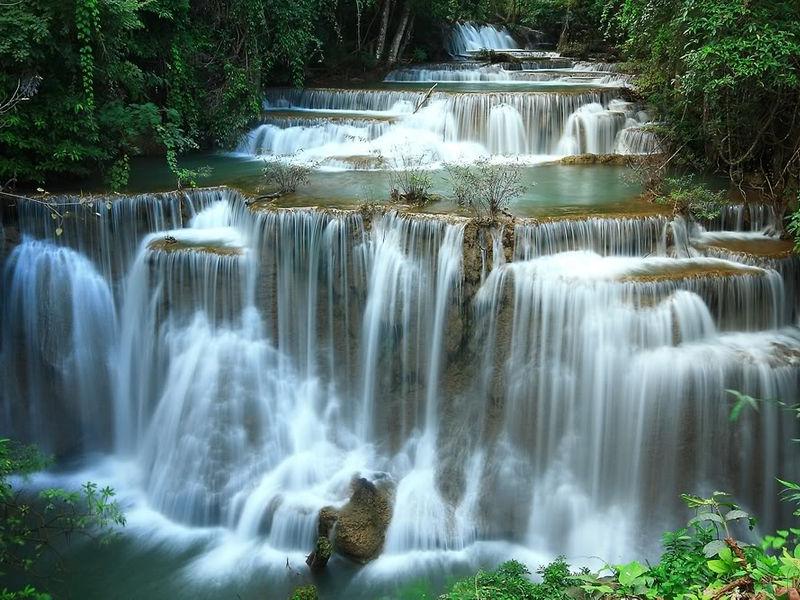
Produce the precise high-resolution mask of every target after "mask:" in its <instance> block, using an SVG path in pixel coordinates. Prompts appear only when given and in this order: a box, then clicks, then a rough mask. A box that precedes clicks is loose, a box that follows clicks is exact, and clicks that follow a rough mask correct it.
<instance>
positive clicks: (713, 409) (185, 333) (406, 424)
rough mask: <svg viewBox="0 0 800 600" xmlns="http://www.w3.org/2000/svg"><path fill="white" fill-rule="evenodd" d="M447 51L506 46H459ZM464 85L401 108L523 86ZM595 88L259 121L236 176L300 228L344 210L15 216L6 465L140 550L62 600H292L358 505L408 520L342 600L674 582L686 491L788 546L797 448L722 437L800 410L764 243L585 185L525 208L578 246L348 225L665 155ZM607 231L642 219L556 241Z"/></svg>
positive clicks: (129, 550) (492, 70)
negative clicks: (292, 193) (497, 164)
mask: <svg viewBox="0 0 800 600" xmlns="http://www.w3.org/2000/svg"><path fill="white" fill-rule="evenodd" d="M451 42H452V45H451V51H452V53H453V54H455V55H461V54H465V53H468V52H469V51H470V50H475V49H476V48H475V47H474V46H476V45H477V46H478V48H477V49H479V48H483V47H494V48H515V47H518V46H519V45H518V44H516V43H515V42H514V40H513V39H511V38H510V35H509V34H508V32H504V31H500V30H496V29H494V28H490V27H476V26H473V25H470V24H463V25H459V26H458V27H457V28H456V30H455V31H454V32H453V37H452V39H451ZM542 60H545V59H542ZM546 60H556V59H546ZM457 64H458V63H449V64H448V66H446V67H436V68H428V66H425V67H421V68H419V69H417V70H414V69H410V70H406V72H405V73H403V74H399V73H395V75H393V76H390V80H392V81H396V82H398V81H404V82H408V81H417V82H421V81H432V80H444V79H445V78H446V77H447V74H458V75H453V76H452V77H451V78H450V79H447V81H451V82H452V81H456V82H458V81H471V82H475V81H479V82H482V81H484V80H483V79H481V78H482V77H484V76H489V75H497V76H498V77H508V81H512V82H513V84H514V85H516V84H517V83H518V80H516V79H515V77H517V76H519V77H521V79H520V80H519V81H528V82H530V80H525V78H524V77H523V75H525V71H526V70H525V69H511V68H508V69H507V68H505V67H502V66H491V67H480V66H475V65H473V64H471V63H469V61H463V64H462V65H461V66H456V65H457ZM548 66H549V67H552V69H548V68H547V67H548ZM565 69H566V70H571V71H572V72H571V73H567V74H566V75H565V74H564V72H565V71H564V70H565ZM536 70H538V71H540V73H539V74H538V75H536V76H537V77H539V76H541V77H542V78H550V79H559V78H560V79H562V80H563V79H564V78H576V77H577V78H579V79H582V80H585V79H586V78H585V77H583V76H582V75H579V74H580V73H587V72H589V73H594V75H598V74H600V73H605V74H606V75H608V76H609V77H612V76H616V75H615V74H614V73H613V71H614V69H613V67H612V66H609V65H600V66H599V67H597V68H595V69H591V68H588V67H587V66H586V65H580V64H572V63H570V65H563V64H551V65H546V66H545V67H544V68H543V67H542V65H532V66H531V69H528V71H530V72H529V73H527V75H529V76H530V75H532V72H533V71H536ZM545 72H548V73H549V74H545ZM443 74H444V75H443ZM515 74H516V75H515ZM412 75H413V77H412ZM594 75H592V77H594ZM604 76H605V75H604ZM404 77H405V79H404ZM414 77H416V79H414ZM459 77H461V79H459ZM471 77H474V78H475V79H470V78H471ZM437 78H441V79H437ZM485 81H489V82H492V81H499V79H498V80H492V79H491V78H489V79H486V80H485ZM561 83H562V84H563V83H564V81H562V82H561ZM566 83H567V87H568V88H569V86H570V85H572V84H570V83H569V82H566ZM583 83H585V81H584V82H583ZM583 83H582V84H581V86H578V85H577V84H576V85H573V86H572V88H570V89H566V90H561V91H553V90H551V91H543V90H542V89H541V88H535V87H534V88H531V89H522V90H520V91H509V90H507V89H493V88H492V87H491V86H489V87H488V88H486V89H484V90H483V91H481V90H480V89H471V90H470V91H458V90H457V89H455V88H454V89H447V90H444V91H434V92H433V93H432V94H431V95H430V98H428V100H427V101H426V102H425V103H424V105H422V106H420V103H421V101H422V100H423V99H424V97H425V93H426V92H425V89H424V88H423V89H422V91H420V89H418V88H413V87H409V88H402V87H401V88H397V89H385V87H382V88H372V89H362V90H352V89H309V90H288V89H275V90H272V91H271V92H270V93H269V94H268V95H267V97H266V98H265V108H266V110H265V120H264V122H263V123H262V124H260V125H259V126H258V127H257V128H256V129H254V130H253V132H251V133H250V134H249V135H248V136H247V137H246V138H245V139H244V140H243V142H242V144H241V145H240V147H239V155H240V156H241V155H245V156H246V157H250V158H252V157H254V156H266V157H267V158H269V157H274V156H275V155H278V154H287V153H294V154H296V155H297V156H299V157H300V159H301V160H306V161H307V162H308V163H309V164H314V165H315V166H316V167H317V171H316V173H315V174H314V176H313V178H312V182H311V184H310V186H309V188H310V190H309V191H307V192H306V194H307V198H306V201H304V202H303V201H298V202H297V204H321V205H328V206H327V207H326V208H317V207H313V206H305V207H302V206H295V207H283V208H279V207H276V206H271V207H266V206H264V205H262V204H251V203H249V202H248V201H247V198H246V197H244V196H243V195H242V194H240V193H239V192H236V191H233V190H231V189H227V188H216V189H207V190H196V191H191V192H186V193H168V194H145V195H139V196H115V197H108V198H104V197H95V198H91V199H88V200H86V201H85V202H83V203H82V204H79V205H75V200H76V198H75V197H71V196H64V197H63V198H61V199H58V202H61V203H63V204H64V206H63V207H62V208H61V210H60V211H59V212H62V213H63V212H65V211H66V210H69V212H70V214H69V215H68V216H67V217H65V218H64V219H63V221H62V220H60V219H58V218H55V219H54V218H53V215H52V214H51V213H50V211H48V210H47V209H46V208H45V207H43V206H42V205H41V204H36V203H21V204H20V205H19V206H18V207H16V210H15V211H10V210H9V211H7V213H6V217H7V220H6V222H5V223H4V226H3V229H2V230H0V231H2V232H3V235H4V236H5V237H6V240H5V243H4V244H3V245H2V246H0V247H1V248H4V249H5V251H4V252H5V253H4V254H3V255H2V284H3V285H2V296H0V302H1V304H0V352H1V353H2V356H0V359H1V360H0V384H1V385H0V390H2V402H1V403H0V409H1V410H0V435H2V436H13V437H15V438H18V439H23V440H27V441H33V442H36V443H37V444H39V445H40V446H42V447H43V448H44V449H46V450H47V451H49V452H52V453H54V454H56V455H57V456H58V457H59V458H60V459H61V461H62V465H63V466H62V467H61V468H60V470H57V471H54V472H51V473H45V474H41V475H39V476H37V477H36V478H35V479H34V480H33V482H32V485H34V486H37V485H49V484H53V483H54V484H58V485H70V484H75V483H78V482H81V481H84V480H86V479H94V480H97V481H100V482H102V483H108V484H110V485H113V486H114V487H115V488H116V489H117V491H118V493H119V495H120V500H121V502H122V503H123V505H124V509H125V511H126V514H127V516H128V521H129V523H128V526H127V527H126V528H125V529H124V530H123V535H122V536H121V538H120V539H119V540H117V541H116V542H115V543H113V544H112V545H111V546H110V547H108V548H107V549H105V550H103V551H102V552H101V553H98V552H97V550H96V549H93V548H92V547H90V546H81V545H78V546H77V547H76V548H75V549H74V550H73V551H72V553H71V554H70V555H69V556H68V562H69V566H70V568H71V571H70V572H71V573H72V575H71V577H70V578H69V579H67V580H66V581H65V583H64V584H63V585H64V588H65V589H66V590H69V591H70V592H71V593H72V594H73V595H74V596H75V597H81V598H84V597H86V598H89V597H103V590H107V589H108V586H109V585H110V583H109V582H111V581H113V582H114V585H115V586H116V589H120V590H122V592H121V593H122V596H121V597H126V598H127V597H130V598H190V597H191V598H219V597H237V596H238V597H241V598H284V597H286V594H287V592H288V590H289V589H290V588H291V587H292V586H293V585H295V584H297V583H299V582H302V581H303V580H305V579H307V578H308V577H309V576H308V573H307V569H306V567H305V564H304V560H305V556H306V554H308V552H309V551H310V550H311V549H312V548H313V546H314V543H315V539H316V535H317V521H318V514H319V511H320V509H321V508H323V507H326V506H333V507H341V506H343V505H344V504H345V503H346V502H347V501H348V499H349V496H350V493H351V482H352V481H353V478H354V477H363V478H367V479H369V480H371V481H374V482H378V483H380V484H381V485H386V486H388V487H389V488H390V489H392V490H393V492H392V504H393V512H392V518H391V522H390V524H389V526H388V530H387V532H386V539H385V542H384V544H383V551H382V553H381V554H380V556H379V557H378V558H377V559H376V560H374V561H372V562H370V563H368V564H367V565H364V566H359V567H357V566H355V565H354V564H352V563H350V562H349V561H347V560H346V559H344V558H341V557H334V558H333V559H332V561H331V563H330V564H329V567H328V572H327V574H325V575H323V576H321V577H320V578H319V579H318V580H317V583H318V584H319V585H320V587H321V589H322V592H323V597H325V598H342V599H344V598H348V599H350V598H370V599H372V598H376V597H380V596H382V595H388V596H390V595H391V593H392V590H394V589H395V586H397V585H401V584H403V583H404V582H408V581H409V580H413V579H416V578H420V577H421V578H425V579H429V580H430V581H431V582H433V583H434V585H437V584H441V583H442V582H443V581H444V580H445V579H446V578H447V577H448V576H450V575H453V574H458V573H462V572H464V571H465V570H468V569H474V568H476V567H478V566H479V565H495V564H497V563H498V562H500V561H503V560H507V559H510V558H516V559H518V560H522V561H523V562H526V563H528V564H529V566H530V567H531V568H532V569H535V568H536V567H537V566H538V565H539V564H540V563H541V562H543V561H546V560H548V559H550V558H552V557H554V556H556V555H558V554H565V555H567V556H568V557H569V558H570V560H572V561H573V562H574V563H576V564H583V563H587V562H591V560H592V558H591V557H592V556H600V557H602V558H603V559H604V560H607V561H609V562H617V561H620V560H624V559H626V558H630V557H633V556H641V555H642V554H645V555H647V556H654V555H655V554H656V553H657V551H658V543H659V540H658V538H657V536H658V534H659V532H661V531H662V530H663V529H664V528H675V527H677V526H679V525H681V524H682V523H683V522H685V519H686V516H687V515H686V514H685V512H684V511H683V510H682V509H681V507H680V503H679V500H678V495H679V494H680V493H681V492H691V493H697V494H702V493H707V492H709V491H712V490H715V489H725V490H728V491H730V492H731V493H733V494H734V495H735V496H736V498H737V499H738V500H739V501H741V502H742V504H743V505H744V506H745V507H747V508H748V509H751V510H753V511H754V512H755V513H756V514H758V515H759V516H760V518H761V524H762V527H763V528H764V529H765V530H768V529H770V528H772V527H775V526H778V525H780V524H782V523H784V522H785V520H786V519H787V517H788V513H789V507H787V506H785V505H781V504H780V503H779V502H778V500H777V496H776V494H777V491H778V490H777V489H776V483H775V477H776V476H780V477H783V478H788V479H792V478H798V477H800V471H799V470H798V469H800V465H798V462H797V461H796V460H794V457H795V456H796V450H793V449H792V445H791V440H792V439H793V438H796V437H798V431H797V429H798V428H797V425H796V423H795V421H794V420H793V419H790V418H788V417H787V416H786V415H784V414H782V413H781V410H780V409H779V408H778V407H777V406H776V405H775V406H773V405H771V404H766V405H765V406H764V407H763V408H762V409H761V410H760V411H759V412H754V413H750V414H747V415H745V417H744V418H743V420H742V421H741V422H740V423H737V424H735V425H733V424H731V423H730V421H729V412H730V408H731V404H732V402H731V397H730V396H729V394H728V393H727V392H726V390H727V389H735V390H740V391H742V392H744V393H748V394H751V395H753V396H755V397H758V398H764V399H780V400H784V401H786V402H792V401H794V400H797V398H798V396H800V327H798V325H799V324H800V321H799V320H798V319H799V315H800V300H799V299H798V290H800V285H798V281H799V279H800V262H799V261H798V259H797V257H796V256H795V255H791V254H790V253H789V252H787V251H786V248H785V247H784V246H782V242H780V241H779V240H776V239H774V238H772V237H771V236H770V234H769V233H768V232H769V231H770V224H771V221H770V214H769V211H767V210H766V209H764V208H760V207H757V206H749V207H747V206H740V205H739V206H731V207H729V208H728V209H726V210H724V211H723V212H722V214H721V215H720V217H719V218H718V219H716V220H715V221H714V222H710V223H706V224H705V226H704V227H701V226H699V225H696V224H693V225H688V224H686V223H685V222H683V221H682V220H680V219H676V220H672V219H671V218H668V217H666V216H663V215H659V214H655V212H654V211H652V210H651V211H642V210H641V206H640V205H638V204H636V203H635V202H633V201H632V200H631V199H630V196H631V195H633V194H634V193H635V191H632V190H631V189H627V188H624V186H622V185H621V184H619V183H618V182H619V177H618V174H617V173H616V172H615V171H614V170H613V169H612V168H610V167H590V168H589V167H587V168H578V167H565V166H537V167H533V166H529V167H528V168H527V169H526V170H525V174H526V175H525V176H526V177H531V178H533V179H534V180H538V181H539V182H541V183H542V187H543V188H544V191H543V192H539V194H540V195H539V196H532V195H527V196H526V197H525V198H524V199H523V200H521V201H519V202H518V203H516V204H515V205H513V206H512V210H513V211H514V212H515V213H516V214H518V215H525V214H536V215H538V216H540V217H542V216H544V214H545V213H546V214H547V215H549V217H559V218H539V219H531V218H517V219H516V220H515V221H513V222H511V221H508V222H506V223H505V224H495V225H489V224H486V223H484V222H481V221H476V220H472V219H468V218H466V217H465V216H463V215H448V214H430V213H422V212H417V213H406V212H397V211H395V210H392V209H391V208H390V207H385V206H384V207H383V208H381V207H374V206H372V207H367V206H362V207H353V204H354V203H353V202H350V203H349V204H348V203H344V204H345V205H346V206H347V207H348V208H347V209H346V210H342V209H335V208H332V207H331V205H332V204H336V202H335V200H336V199H337V198H339V197H342V196H350V197H353V196H356V195H357V194H355V193H354V192H353V190H355V189H356V188H359V187H362V186H365V185H372V186H373V187H375V189H377V188H380V187H381V186H382V185H383V182H384V181H385V176H386V175H385V169H386V164H387V162H389V163H391V162H392V161H393V160H395V159H397V158H402V153H401V152H400V151H398V150H397V149H398V148H400V149H408V148H411V149H413V150H414V151H415V152H418V153H421V154H422V155H424V156H425V157H426V158H427V159H428V161H429V163H430V165H429V166H431V167H434V166H440V165H441V164H442V163H446V162H454V161H461V162H469V161H474V160H478V159H482V158H488V159H491V160H498V161H503V160H509V161H520V162H522V163H525V164H527V165H532V164H536V163H537V162H539V161H541V160H544V159H545V158H548V159H552V158H553V157H559V156H564V155H569V154H577V153H598V154H606V153H613V152H622V153H628V154H636V153H649V152H651V151H653V149H654V147H655V146H654V144H655V142H654V139H653V138H652V136H650V134H649V133H648V131H647V130H646V129H642V128H641V125H642V124H645V123H647V122H649V120H650V119H649V117H648V115H647V114H646V112H645V111H643V110H642V108H643V107H640V106H637V105H635V104H634V103H631V102H628V101H626V100H625V99H624V97H623V94H622V93H621V92H620V90H619V88H617V87H613V86H609V87H603V86H602V85H595V84H596V83H597V82H595V84H592V85H590V86H588V87H586V86H584V85H583ZM385 85H386V86H391V85H393V84H385ZM537 85H538V84H537ZM250 158H245V159H244V160H242V159H241V158H231V157H228V158H227V159H225V160H237V161H240V162H241V164H242V165H251V164H252V161H251V160H250ZM242 168H243V169H250V168H251V167H250V166H246V167H242ZM330 171H334V172H330ZM226 173H227V175H226V176H227V177H229V179H232V178H233V177H232V176H231V171H226ZM243 173H244V172H243ZM354 173H360V175H358V176H356V175H354ZM247 176H248V177H250V175H247ZM223 178H224V177H223ZM548 178H550V179H552V180H553V181H556V180H557V182H558V183H555V184H554V183H552V182H549V181H550V179H548ZM376 181H377V182H378V183H375V182H376ZM614 181H616V182H617V183H616V184H614V183H613V182H614ZM548 182H549V183H548ZM615 186H617V187H615ZM384 191H385V188H384ZM369 193H371V192H367V194H369ZM376 193H377V192H376ZM532 198H533V199H532ZM362 200H363V199H362ZM613 200H618V201H619V204H620V205H621V206H624V207H626V208H627V210H628V211H629V213H630V214H628V215H623V216H614V215H611V214H606V215H605V216H602V215H595V216H586V215H581V216H576V215H572V216H571V217H570V218H563V216H564V213H568V212H570V211H569V210H566V209H565V208H564V207H566V206H569V207H570V208H571V209H575V208H576V207H577V208H578V209H580V210H581V211H582V212H587V211H586V207H585V205H586V204H590V203H592V202H598V203H603V202H606V201H607V202H609V203H613V202H612V201H613ZM356 203H357V202H356ZM526 203H527V204H526ZM562 204H563V205H564V206H562ZM534 205H535V208H531V206H534ZM445 211H446V209H445V207H444V206H439V207H438V208H434V212H445ZM601 212H602V211H601ZM611 212H613V211H611ZM644 213H647V214H644ZM17 232H18V233H19V235H18V236H17V235H16V233H17Z"/></svg>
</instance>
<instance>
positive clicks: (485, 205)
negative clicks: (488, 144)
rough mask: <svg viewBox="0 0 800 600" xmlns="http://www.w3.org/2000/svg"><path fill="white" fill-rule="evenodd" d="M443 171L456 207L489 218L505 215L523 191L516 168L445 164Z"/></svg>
mask: <svg viewBox="0 0 800 600" xmlns="http://www.w3.org/2000/svg"><path fill="white" fill-rule="evenodd" d="M446 169H447V173H448V176H449V181H450V185H451V186H452V188H453V199H454V200H455V202H456V204H457V205H458V206H460V207H462V208H469V209H470V210H472V211H474V212H475V213H476V214H478V215H484V216H488V217H490V218H491V219H495V218H497V216H498V215H499V214H500V213H504V212H506V211H507V210H508V206H509V204H510V203H511V200H513V199H514V198H516V197H518V196H520V195H521V194H523V193H524V192H525V190H526V186H524V185H523V184H522V182H521V179H522V174H521V171H520V169H519V168H517V167H513V166H509V165H492V164H489V162H487V161H482V162H479V163H477V164H476V165H474V166H464V165H447V166H446Z"/></svg>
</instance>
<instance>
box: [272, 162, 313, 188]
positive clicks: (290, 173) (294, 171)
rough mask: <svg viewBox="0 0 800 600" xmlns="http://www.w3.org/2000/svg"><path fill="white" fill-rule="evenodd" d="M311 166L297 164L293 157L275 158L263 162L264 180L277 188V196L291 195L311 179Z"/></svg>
mask: <svg viewBox="0 0 800 600" xmlns="http://www.w3.org/2000/svg"><path fill="white" fill-rule="evenodd" d="M312 170H313V165H309V164H304V163H299V162H297V160H296V159H295V158H294V157H293V156H277V157H275V158H273V159H270V160H265V161H264V170H263V173H264V180H265V181H266V183H267V185H269V186H271V187H275V188H277V194H279V195H283V194H291V193H293V192H296V191H297V188H298V187H300V186H301V185H306V184H308V182H309V179H310V178H311V171H312Z"/></svg>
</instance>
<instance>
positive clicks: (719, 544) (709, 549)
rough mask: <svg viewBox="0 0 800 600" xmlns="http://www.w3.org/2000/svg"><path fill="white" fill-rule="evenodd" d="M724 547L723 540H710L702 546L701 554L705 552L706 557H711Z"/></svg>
mask: <svg viewBox="0 0 800 600" xmlns="http://www.w3.org/2000/svg"><path fill="white" fill-rule="evenodd" d="M725 547H726V546H725V542H723V541H722V540H712V541H710V542H708V543H707V544H706V545H705V546H703V554H705V555H706V557H707V558H711V557H712V556H716V555H717V554H719V553H720V552H721V551H722V550H724V549H725Z"/></svg>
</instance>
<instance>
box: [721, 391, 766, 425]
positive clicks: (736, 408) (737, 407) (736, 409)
mask: <svg viewBox="0 0 800 600" xmlns="http://www.w3.org/2000/svg"><path fill="white" fill-rule="evenodd" d="M725 391H726V392H728V393H729V394H731V395H732V396H733V397H734V398H735V399H736V402H735V403H734V405H733V408H731V414H730V419H731V421H737V420H738V419H739V417H740V416H741V414H742V411H743V410H744V409H745V408H752V409H753V410H755V411H758V402H759V400H757V399H756V398H753V397H752V396H748V395H747V394H742V393H741V392H739V391H736V390H725Z"/></svg>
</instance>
